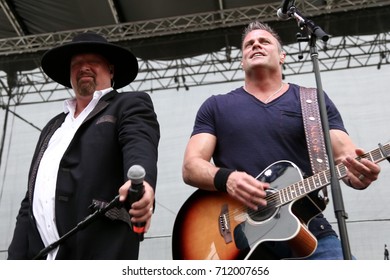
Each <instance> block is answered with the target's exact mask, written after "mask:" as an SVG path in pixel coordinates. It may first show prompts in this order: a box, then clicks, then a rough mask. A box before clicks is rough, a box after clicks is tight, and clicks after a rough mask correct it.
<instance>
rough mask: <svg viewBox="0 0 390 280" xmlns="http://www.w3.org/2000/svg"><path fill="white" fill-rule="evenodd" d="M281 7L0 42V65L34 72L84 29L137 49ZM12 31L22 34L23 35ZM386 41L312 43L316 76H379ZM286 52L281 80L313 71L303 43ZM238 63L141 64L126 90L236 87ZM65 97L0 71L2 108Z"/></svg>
mask: <svg viewBox="0 0 390 280" xmlns="http://www.w3.org/2000/svg"><path fill="white" fill-rule="evenodd" d="M296 2H297V3H296V6H297V7H299V8H300V9H301V10H302V11H303V12H304V13H305V15H307V16H308V17H314V16H319V15H324V14H331V13H336V12H346V11H355V10H360V9H367V8H371V7H381V6H386V5H390V1H380V0H356V1H337V0H334V1H332V0H328V1H296ZM318 2H321V4H318ZM2 3H3V1H2ZM279 7H280V1H277V2H272V3H267V4H261V5H256V6H250V7H242V8H237V9H221V10H218V11H214V12H209V13H200V14H192V15H185V16H178V17H172V18H163V19H156V20H148V21H140V22H131V23H117V24H115V25H111V26H101V27H96V28H88V29H83V30H70V31H64V32H57V33H50V34H38V35H31V36H20V37H15V38H7V39H0V60H1V61H2V62H4V61H6V62H7V63H13V61H14V60H15V58H17V57H19V56H28V59H29V61H34V65H39V60H40V56H41V54H42V51H45V50H47V49H49V48H51V47H53V46H57V45H59V44H63V43H66V42H69V41H70V40H71V38H72V37H73V36H74V35H75V34H76V33H79V32H80V31H86V30H89V31H94V32H98V33H102V34H106V37H107V39H108V40H109V41H111V42H122V43H123V42H132V44H142V42H143V39H145V40H146V39H147V38H158V37H161V38H163V37H164V36H167V35H177V34H184V33H192V32H206V31H209V30H217V29H228V28H231V27H234V26H242V25H245V24H246V23H247V22H250V21H253V20H255V19H261V20H262V21H265V22H268V21H276V20H277V17H276V12H275V11H276V10H277V9H278V8H279ZM113 8H114V7H113ZM3 9H4V8H3ZM114 12H115V11H113V13H114ZM114 14H115V13H114ZM8 18H9V20H10V21H12V20H13V18H14V17H12V14H9V17H8ZM291 24H293V23H291ZM13 26H15V28H17V27H18V24H16V22H15V23H14V24H13ZM17 30H19V31H20V28H17ZM19 33H20V32H19ZM389 35H390V33H389V32H386V33H379V34H374V35H365V36H341V37H334V38H331V39H330V40H329V41H328V42H326V43H324V42H317V44H318V50H319V60H320V64H321V65H320V66H321V71H334V70H340V69H347V68H356V67H367V66H376V67H378V69H379V68H380V66H381V65H382V64H388V63H389ZM284 48H285V50H286V52H287V54H288V59H287V62H286V63H285V64H284V75H285V76H288V75H296V74H304V73H310V72H312V64H311V60H310V57H309V47H308V46H307V44H306V43H304V42H303V43H300V46H299V44H298V43H294V44H289V45H286V46H285V47H284ZM240 61H241V54H240V50H239V49H237V48H236V47H232V46H230V45H226V47H225V48H222V49H220V50H219V51H216V52H210V53H206V54H203V55H199V56H194V57H186V58H176V59H171V60H147V59H139V65H140V71H139V74H138V77H137V79H136V80H135V81H134V82H133V83H132V84H131V85H129V86H128V87H126V88H125V89H126V90H129V88H130V90H137V91H138V90H141V91H146V92H150V93H152V92H156V91H159V90H166V89H179V88H181V87H183V88H185V89H188V88H189V87H194V86H200V85H208V84H216V83H225V82H233V81H238V80H241V79H242V77H243V75H242V72H241V66H240ZM15 63H16V62H15ZM54 92H55V94H53V93H54ZM70 96H71V92H70V90H69V89H65V88H63V87H62V86H60V85H58V84H56V83H54V82H52V81H51V80H50V79H49V78H48V77H47V76H46V75H45V74H44V73H43V72H42V70H41V69H40V68H36V69H33V70H27V71H25V70H18V71H13V72H12V71H11V72H8V73H6V72H2V71H0V107H1V108H3V109H5V108H9V107H12V106H18V105H25V104H36V103H43V102H53V101H58V100H63V99H66V98H69V97H70Z"/></svg>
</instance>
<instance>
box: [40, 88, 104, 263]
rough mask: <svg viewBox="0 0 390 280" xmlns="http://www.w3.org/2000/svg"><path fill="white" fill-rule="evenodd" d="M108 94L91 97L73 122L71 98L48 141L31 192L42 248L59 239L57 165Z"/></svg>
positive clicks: (101, 93)
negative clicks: (86, 121) (83, 124)
mask: <svg viewBox="0 0 390 280" xmlns="http://www.w3.org/2000/svg"><path fill="white" fill-rule="evenodd" d="M110 91H112V88H108V89H105V90H101V91H96V92H95V93H94V94H93V99H92V100H91V102H90V103H89V104H88V106H87V107H86V108H85V109H84V110H83V111H82V112H81V113H80V114H79V115H78V116H77V118H74V113H75V110H76V99H75V98H73V99H69V100H66V101H65V102H64V112H65V113H68V112H69V114H68V115H67V116H66V118H65V121H64V122H63V124H62V125H61V127H59V128H58V129H57V130H56V131H55V133H54V134H53V136H52V137H51V139H50V142H49V145H48V147H47V149H46V151H45V153H44V155H43V157H42V160H41V162H40V164H39V169H38V173H37V178H36V182H35V188H34V198H33V213H34V217H35V219H36V222H37V227H38V231H39V233H40V235H41V238H42V241H43V244H44V245H45V247H46V246H48V245H50V244H52V243H53V242H55V241H57V240H58V239H59V238H60V237H59V234H58V231H57V226H56V217H55V191H56V182H57V174H58V168H59V164H60V161H61V159H62V157H63V155H64V153H65V151H66V149H67V148H68V146H69V144H70V142H71V141H72V139H73V137H74V135H75V133H76V131H77V129H78V128H79V127H80V125H81V124H82V123H83V121H84V120H85V118H86V117H87V116H88V114H89V113H91V111H92V110H93V109H94V108H95V106H96V104H97V103H98V101H99V99H100V98H101V97H102V96H103V95H105V94H106V93H108V92H110ZM75 226H76V225H75ZM57 252H58V247H57V248H55V249H53V250H52V251H51V252H50V253H49V254H48V255H47V259H48V260H53V259H55V257H56V255H57Z"/></svg>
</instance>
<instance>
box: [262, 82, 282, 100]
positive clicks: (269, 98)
mask: <svg viewBox="0 0 390 280" xmlns="http://www.w3.org/2000/svg"><path fill="white" fill-rule="evenodd" d="M282 88H283V83H282V84H281V85H280V88H279V89H278V90H277V91H275V92H274V93H273V94H271V95H270V96H268V98H267V99H266V100H265V101H264V103H268V101H270V100H271V98H272V97H274V96H275V95H276V94H278V92H279V91H281V89H282Z"/></svg>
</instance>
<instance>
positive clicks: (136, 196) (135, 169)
mask: <svg viewBox="0 0 390 280" xmlns="http://www.w3.org/2000/svg"><path fill="white" fill-rule="evenodd" d="M127 178H128V179H129V180H131V186H130V188H129V193H128V194H127V201H126V206H127V207H128V209H130V208H131V205H132V204H133V203H134V202H136V201H138V200H140V199H141V197H142V196H143V195H144V192H145V187H144V178H145V169H144V168H143V167H142V166H140V165H133V166H132V167H130V168H129V171H128V172H127ZM133 231H134V232H135V233H138V236H139V238H140V241H142V240H144V232H145V223H133Z"/></svg>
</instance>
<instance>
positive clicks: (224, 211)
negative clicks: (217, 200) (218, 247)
mask: <svg viewBox="0 0 390 280" xmlns="http://www.w3.org/2000/svg"><path fill="white" fill-rule="evenodd" d="M218 223H219V224H218V226H219V232H220V234H221V236H222V237H223V239H224V240H225V243H226V244H227V243H230V242H232V233H231V231H230V218H229V211H228V206H227V204H224V205H222V208H221V213H220V214H219V219H218Z"/></svg>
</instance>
